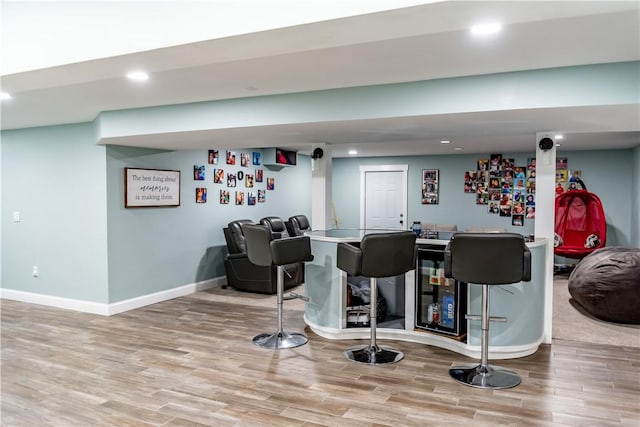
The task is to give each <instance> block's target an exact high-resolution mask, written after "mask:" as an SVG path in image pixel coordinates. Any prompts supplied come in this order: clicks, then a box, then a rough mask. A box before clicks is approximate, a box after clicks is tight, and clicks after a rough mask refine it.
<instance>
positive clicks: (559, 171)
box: [556, 157, 582, 196]
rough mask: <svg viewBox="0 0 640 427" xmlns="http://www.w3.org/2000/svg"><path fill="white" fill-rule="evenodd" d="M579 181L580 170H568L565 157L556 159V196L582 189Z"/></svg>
mask: <svg viewBox="0 0 640 427" xmlns="http://www.w3.org/2000/svg"><path fill="white" fill-rule="evenodd" d="M581 180H582V171H581V170H575V169H574V170H569V161H568V159H567V158H566V157H556V196H557V195H558V194H562V193H564V192H565V191H571V190H580V189H582V186H581V185H580V182H581Z"/></svg>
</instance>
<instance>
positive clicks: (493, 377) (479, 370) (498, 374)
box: [449, 365, 520, 390]
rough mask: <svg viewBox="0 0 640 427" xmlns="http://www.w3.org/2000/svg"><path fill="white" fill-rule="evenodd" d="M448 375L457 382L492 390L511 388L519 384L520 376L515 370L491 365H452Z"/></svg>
mask: <svg viewBox="0 0 640 427" xmlns="http://www.w3.org/2000/svg"><path fill="white" fill-rule="evenodd" d="M449 375H451V377H452V378H453V379H454V380H456V381H458V382H459V383H462V384H466V385H469V386H471V387H477V388H487V389H492V390H499V389H502V388H511V387H515V386H517V385H518V384H520V376H519V375H518V374H516V373H515V372H512V371H509V370H507V369H504V368H500V367H498V366H491V365H487V366H482V365H476V366H472V367H454V368H451V369H449Z"/></svg>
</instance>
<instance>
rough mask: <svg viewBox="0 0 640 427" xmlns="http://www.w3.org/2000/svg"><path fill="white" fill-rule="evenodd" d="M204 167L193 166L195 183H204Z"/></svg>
mask: <svg viewBox="0 0 640 427" xmlns="http://www.w3.org/2000/svg"><path fill="white" fill-rule="evenodd" d="M204 171H205V168H204V165H193V179H194V180H195V181H204Z"/></svg>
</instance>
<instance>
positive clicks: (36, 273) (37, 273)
mask: <svg viewBox="0 0 640 427" xmlns="http://www.w3.org/2000/svg"><path fill="white" fill-rule="evenodd" d="M31 274H32V275H33V277H38V276H39V275H40V273H39V272H38V266H37V265H34V266H33V270H32V271H31Z"/></svg>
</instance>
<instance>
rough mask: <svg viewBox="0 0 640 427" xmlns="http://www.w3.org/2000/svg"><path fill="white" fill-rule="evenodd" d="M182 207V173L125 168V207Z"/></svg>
mask: <svg viewBox="0 0 640 427" xmlns="http://www.w3.org/2000/svg"><path fill="white" fill-rule="evenodd" d="M163 206H180V171H175V170H159V169H136V168H124V207H125V208H144V207H163Z"/></svg>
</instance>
